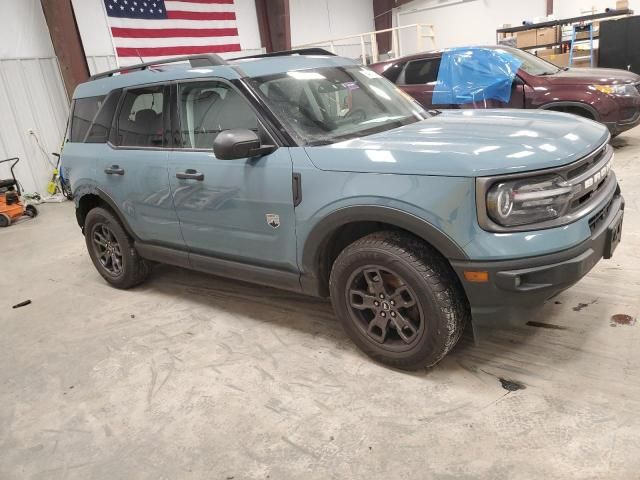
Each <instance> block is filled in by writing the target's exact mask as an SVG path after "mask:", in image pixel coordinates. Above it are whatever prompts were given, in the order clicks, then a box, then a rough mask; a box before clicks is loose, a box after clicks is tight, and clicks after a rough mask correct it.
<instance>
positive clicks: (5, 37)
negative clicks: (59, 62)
mask: <svg viewBox="0 0 640 480" xmlns="http://www.w3.org/2000/svg"><path fill="white" fill-rule="evenodd" d="M53 55H54V53H53V46H52V44H51V38H50V37H49V30H48V29H47V23H46V21H45V19H44V14H43V13H42V7H41V6H40V0H0V58H26V57H31V58H33V57H51V56H53Z"/></svg>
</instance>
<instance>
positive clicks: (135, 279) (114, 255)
mask: <svg viewBox="0 0 640 480" xmlns="http://www.w3.org/2000/svg"><path fill="white" fill-rule="evenodd" d="M84 236H85V241H86V244H87V249H88V250H89V256H90V257H91V261H92V262H93V265H94V266H95V267H96V269H97V270H98V272H99V273H100V275H102V277H103V278H104V279H105V280H106V281H107V282H108V283H109V284H111V285H113V286H114V287H116V288H123V289H126V288H131V287H134V286H136V285H138V284H139V283H142V282H143V281H144V280H145V279H146V278H147V276H148V275H149V271H150V268H149V264H148V263H147V262H146V261H145V260H144V259H143V258H142V257H140V255H138V252H137V251H136V249H135V247H134V246H133V241H132V240H131V238H130V237H129V235H128V234H127V233H126V232H125V230H124V228H122V225H120V222H119V221H118V219H117V218H116V217H115V215H113V213H111V212H110V211H109V210H106V209H104V208H94V209H92V210H90V211H89V213H88V214H87V217H86V218H85V221H84Z"/></svg>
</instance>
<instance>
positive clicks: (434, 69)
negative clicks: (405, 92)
mask: <svg viewBox="0 0 640 480" xmlns="http://www.w3.org/2000/svg"><path fill="white" fill-rule="evenodd" d="M438 70H440V59H439V58H434V59H432V60H414V61H413V62H409V64H408V65H407V68H406V70H405V71H404V83H405V84H406V85H416V84H422V83H430V82H435V81H437V80H438Z"/></svg>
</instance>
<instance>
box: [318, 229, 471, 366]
mask: <svg viewBox="0 0 640 480" xmlns="http://www.w3.org/2000/svg"><path fill="white" fill-rule="evenodd" d="M368 265H378V266H380V267H381V268H382V269H384V268H389V269H392V270H393V271H395V272H397V274H398V276H399V277H400V278H401V279H402V280H403V281H404V282H405V284H406V285H407V286H409V287H410V288H411V289H412V290H413V292H415V295H416V297H417V298H416V299H415V303H416V304H419V305H420V307H421V309H422V312H423V315H422V322H424V331H423V332H422V334H421V335H420V336H419V335H418V334H416V337H418V338H416V339H415V343H411V344H408V346H407V348H409V350H407V351H403V352H394V351H389V349H388V348H385V347H384V345H383V344H381V343H379V342H376V341H374V339H372V338H371V337H370V336H368V335H367V334H366V332H363V330H362V329H361V327H358V325H357V321H356V320H354V317H353V315H352V312H351V310H352V306H351V304H350V299H349V298H348V293H347V290H348V288H351V286H348V285H347V283H349V282H350V280H349V279H351V278H353V275H354V272H358V270H359V269H362V268H367V267H366V266H368ZM329 288H330V292H331V301H332V304H333V308H334V310H335V313H336V316H337V317H338V318H339V320H340V322H341V323H342V326H343V327H344V329H345V331H346V332H347V334H348V335H349V337H350V338H351V339H352V340H353V342H354V343H355V344H356V345H357V346H358V347H359V348H360V349H361V350H362V351H364V352H365V353H366V354H367V355H369V356H370V357H372V358H373V359H375V360H377V361H379V362H381V363H384V364H386V365H389V366H391V367H394V368H399V369H405V370H415V369H418V368H423V367H430V366H433V365H435V364H436V363H438V362H439V361H440V360H441V359H442V358H443V357H444V356H445V355H446V354H447V353H448V352H449V351H450V350H451V349H452V348H453V346H454V345H455V344H456V342H457V341H458V340H459V339H460V336H461V335H462V332H463V330H464V328H465V325H466V324H467V323H469V319H470V309H469V304H468V301H467V298H466V295H465V293H464V291H463V289H462V286H461V285H460V282H459V280H458V278H457V276H456V274H455V272H454V271H453V270H452V269H451V266H450V265H449V264H448V262H447V261H446V260H445V259H444V258H443V257H442V256H441V255H440V254H439V253H438V252H437V251H435V250H434V249H433V248H432V247H431V246H429V245H428V244H427V243H425V242H424V241H422V240H421V239H419V238H417V237H414V236H412V235H409V234H406V233H403V232H395V231H384V232H377V233H373V234H371V235H367V236H366V237H363V238H361V239H359V240H357V241H355V242H354V243H352V244H351V245H349V246H348V247H346V248H345V249H344V250H343V251H342V252H341V253H340V254H339V255H338V257H337V258H336V260H335V262H334V263H333V266H332V269H331V276H330V280H329ZM392 328H394V329H395V330H396V331H397V328H396V327H392Z"/></svg>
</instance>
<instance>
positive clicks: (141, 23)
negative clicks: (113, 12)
mask: <svg viewBox="0 0 640 480" xmlns="http://www.w3.org/2000/svg"><path fill="white" fill-rule="evenodd" d="M109 25H110V26H111V27H112V28H113V27H118V28H140V27H144V28H145V29H153V28H159V29H163V28H193V29H196V28H202V27H203V26H212V25H211V24H209V23H207V22H201V21H199V20H137V19H135V18H114V17H109ZM213 25H214V26H215V27H216V28H235V27H236V21H235V20H219V21H217V22H215V24H213Z"/></svg>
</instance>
